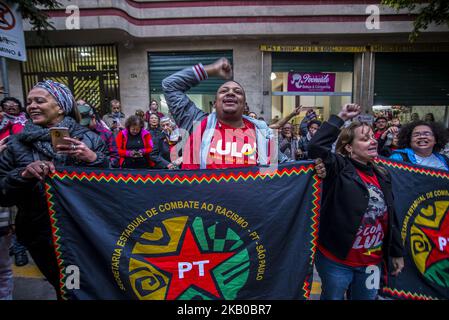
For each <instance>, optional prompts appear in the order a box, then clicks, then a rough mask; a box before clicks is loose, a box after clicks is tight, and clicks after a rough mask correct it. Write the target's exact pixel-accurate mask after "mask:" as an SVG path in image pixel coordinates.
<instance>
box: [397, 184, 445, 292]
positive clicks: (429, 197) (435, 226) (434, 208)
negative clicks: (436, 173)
mask: <svg viewBox="0 0 449 320" xmlns="http://www.w3.org/2000/svg"><path fill="white" fill-rule="evenodd" d="M403 231H408V233H409V234H410V252H411V254H412V257H413V261H414V262H415V265H416V267H417V268H418V270H419V272H420V273H421V274H422V276H423V277H424V279H426V281H428V282H429V284H431V285H433V286H437V287H441V288H444V289H448V288H449V271H448V270H449V192H448V190H434V191H430V192H427V193H426V194H425V195H422V196H420V197H419V198H418V199H416V200H415V201H414V203H413V204H412V206H411V207H410V209H409V211H408V215H407V217H406V219H405V220H404V225H403ZM404 236H405V234H403V237H404Z"/></svg>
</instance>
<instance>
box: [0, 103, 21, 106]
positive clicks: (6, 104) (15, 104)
mask: <svg viewBox="0 0 449 320" xmlns="http://www.w3.org/2000/svg"><path fill="white" fill-rule="evenodd" d="M3 106H5V107H18V106H19V105H18V104H17V103H14V104H11V103H5V104H4V105H3Z"/></svg>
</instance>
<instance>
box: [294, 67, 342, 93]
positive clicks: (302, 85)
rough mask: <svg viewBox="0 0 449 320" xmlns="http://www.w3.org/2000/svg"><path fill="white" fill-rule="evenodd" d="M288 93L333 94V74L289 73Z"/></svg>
mask: <svg viewBox="0 0 449 320" xmlns="http://www.w3.org/2000/svg"><path fill="white" fill-rule="evenodd" d="M288 91H297V92H298V91H299V92H334V91H335V73H324V72H289V73H288Z"/></svg>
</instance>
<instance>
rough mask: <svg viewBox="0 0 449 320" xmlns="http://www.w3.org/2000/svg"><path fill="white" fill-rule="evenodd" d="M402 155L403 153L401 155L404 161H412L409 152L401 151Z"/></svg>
mask: <svg viewBox="0 0 449 320" xmlns="http://www.w3.org/2000/svg"><path fill="white" fill-rule="evenodd" d="M399 154H400V155H401V157H402V161H404V162H408V163H410V162H411V161H410V158H409V157H408V154H407V153H402V152H401V153H399Z"/></svg>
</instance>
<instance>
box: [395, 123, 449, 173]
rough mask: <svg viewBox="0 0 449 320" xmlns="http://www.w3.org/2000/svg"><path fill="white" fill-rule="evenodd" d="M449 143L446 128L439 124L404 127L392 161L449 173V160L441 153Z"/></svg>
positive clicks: (416, 124) (418, 124)
mask: <svg viewBox="0 0 449 320" xmlns="http://www.w3.org/2000/svg"><path fill="white" fill-rule="evenodd" d="M448 141H449V135H448V133H447V131H446V130H445V129H444V127H443V126H442V125H441V124H439V123H437V122H425V121H422V120H420V121H415V122H411V123H409V124H407V125H406V126H404V127H402V128H401V130H400V132H399V135H398V145H399V147H400V148H401V149H398V150H395V151H394V152H393V154H392V155H391V157H390V159H393V160H399V161H405V162H409V163H413V164H419V165H421V166H426V167H431V168H435V169H439V170H448V171H449V158H448V157H446V156H444V155H442V154H440V153H439V152H440V151H441V150H442V149H443V148H444V146H445V145H446V143H447V142H448Z"/></svg>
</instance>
